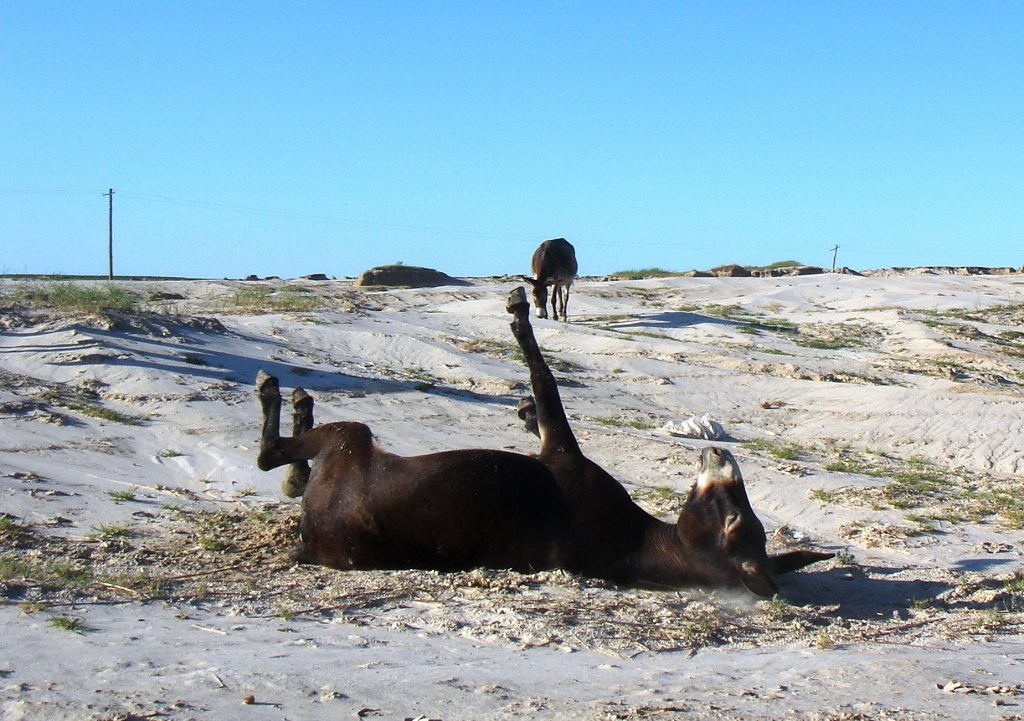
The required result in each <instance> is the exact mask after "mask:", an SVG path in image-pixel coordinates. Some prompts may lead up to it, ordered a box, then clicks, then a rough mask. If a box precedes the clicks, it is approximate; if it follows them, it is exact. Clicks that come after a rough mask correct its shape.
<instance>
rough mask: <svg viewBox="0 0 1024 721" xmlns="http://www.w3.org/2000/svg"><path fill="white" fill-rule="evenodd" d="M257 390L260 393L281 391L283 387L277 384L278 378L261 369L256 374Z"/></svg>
mask: <svg viewBox="0 0 1024 721" xmlns="http://www.w3.org/2000/svg"><path fill="white" fill-rule="evenodd" d="M256 392H257V393H259V394H260V395H264V394H267V393H271V394H272V393H280V392H281V388H280V386H278V384H277V378H275V377H274V376H272V375H270V374H269V373H267V372H266V371H262V370H261V371H260V372H259V373H257V374H256Z"/></svg>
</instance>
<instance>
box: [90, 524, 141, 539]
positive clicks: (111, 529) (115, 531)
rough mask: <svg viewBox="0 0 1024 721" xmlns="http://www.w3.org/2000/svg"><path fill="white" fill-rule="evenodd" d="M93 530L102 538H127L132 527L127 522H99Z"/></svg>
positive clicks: (130, 533)
mask: <svg viewBox="0 0 1024 721" xmlns="http://www.w3.org/2000/svg"><path fill="white" fill-rule="evenodd" d="M93 530H95V531H96V535H98V536H100V537H102V538H128V536H130V535H132V528H131V526H130V525H128V524H127V523H101V524H100V525H98V526H96V527H95V529H93Z"/></svg>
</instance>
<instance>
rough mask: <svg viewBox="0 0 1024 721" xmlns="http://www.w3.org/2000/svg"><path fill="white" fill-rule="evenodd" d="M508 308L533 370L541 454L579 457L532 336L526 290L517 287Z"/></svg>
mask: <svg viewBox="0 0 1024 721" xmlns="http://www.w3.org/2000/svg"><path fill="white" fill-rule="evenodd" d="M505 309H506V310H507V311H508V312H509V313H511V314H512V335H513V336H515V339H516V342H518V343H519V348H520V349H521V350H522V351H523V356H524V357H525V358H526V365H527V367H528V368H529V370H530V385H531V386H532V388H533V398H534V403H535V407H536V413H537V427H538V430H539V431H540V452H541V455H544V454H547V453H572V454H576V455H580V447H579V444H578V443H577V442H576V436H575V435H573V432H572V428H571V427H570V426H569V419H568V418H566V416H565V409H564V408H563V407H562V398H561V396H559V394H558V384H556V383H555V377H554V375H552V373H551V369H550V368H548V364H547V363H546V362H545V361H544V356H543V354H542V353H541V352H540V346H539V345H537V339H536V338H535V337H534V335H533V326H531V325H530V303H529V301H528V300H527V298H526V291H525V290H524V289H523V288H522V287H519V288H516V289H515V290H513V291H512V292H511V293H510V294H509V297H508V303H507V304H506V306H505Z"/></svg>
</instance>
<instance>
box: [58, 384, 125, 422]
mask: <svg viewBox="0 0 1024 721" xmlns="http://www.w3.org/2000/svg"><path fill="white" fill-rule="evenodd" d="M39 398H40V399H41V400H43V401H45V402H46V403H47V404H49V405H51V406H57V407H59V408H66V409H67V410H69V411H75V412H76V413H81V414H82V415H84V416H89V417H91V418H98V419H99V420H102V421H110V422H111V423H121V424H123V425H128V426H137V425H139V424H140V423H142V420H143V419H142V418H138V417H135V416H129V415H126V414H124V413H121V412H120V411H115V410H113V409H111V408H104V407H103V406H101V405H100V404H99V403H98V402H97V401H96V399H94V398H90V397H89V396H87V395H86V394H85V393H84V392H83V391H80V390H77V389H58V388H56V387H54V388H45V389H43V390H42V391H41V392H40V393H39Z"/></svg>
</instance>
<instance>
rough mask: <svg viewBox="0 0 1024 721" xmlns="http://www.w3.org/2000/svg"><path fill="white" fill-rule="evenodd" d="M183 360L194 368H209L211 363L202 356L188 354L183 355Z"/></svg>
mask: <svg viewBox="0 0 1024 721" xmlns="http://www.w3.org/2000/svg"><path fill="white" fill-rule="evenodd" d="M181 359H182V360H183V361H184V362H186V363H188V364H189V365H193V366H208V365H210V363H209V362H208V361H207V360H206V359H205V358H203V357H202V356H200V355H196V354H195V353H186V354H185V355H183V356H182V357H181Z"/></svg>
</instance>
